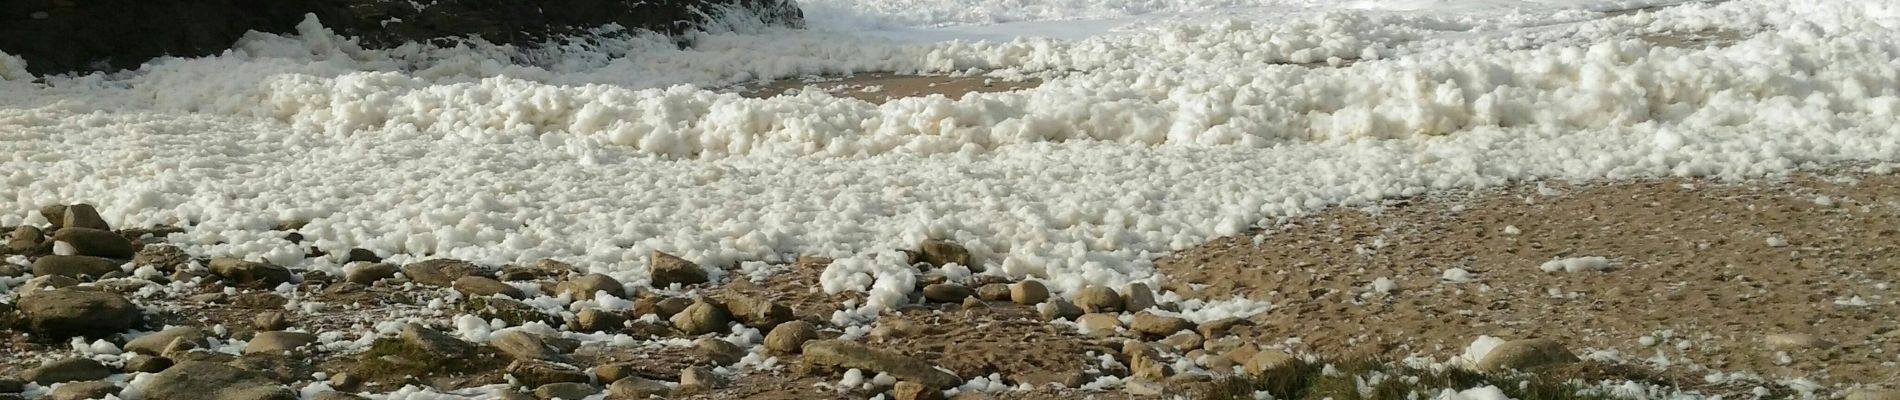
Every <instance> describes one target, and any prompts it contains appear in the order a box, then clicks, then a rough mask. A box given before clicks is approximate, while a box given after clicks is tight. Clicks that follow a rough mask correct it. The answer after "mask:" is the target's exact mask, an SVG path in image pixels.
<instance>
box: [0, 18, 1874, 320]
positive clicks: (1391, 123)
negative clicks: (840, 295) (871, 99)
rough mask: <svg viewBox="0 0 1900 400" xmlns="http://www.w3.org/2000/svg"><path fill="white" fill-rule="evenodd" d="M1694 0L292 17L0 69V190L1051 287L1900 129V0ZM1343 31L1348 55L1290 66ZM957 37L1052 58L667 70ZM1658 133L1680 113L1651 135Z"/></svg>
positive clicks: (620, 262)
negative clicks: (125, 70)
mask: <svg viewBox="0 0 1900 400" xmlns="http://www.w3.org/2000/svg"><path fill="white" fill-rule="evenodd" d="M1691 11H1693V13H1691V12H1690V11H1682V12H1668V11H1664V12H1657V13H1646V14H1645V15H1641V16H1632V17H1628V18H1613V19H1605V20H1596V21H1582V22H1575V21H1573V20H1566V19H1565V18H1568V17H1565V16H1561V15H1558V14H1554V13H1553V14H1539V15H1541V17H1540V16H1536V15H1533V16H1530V17H1527V18H1544V19H1545V20H1547V21H1545V22H1552V21H1566V22H1575V23H1572V24H1568V25H1564V26H1559V27H1553V28H1550V29H1544V30H1536V31H1499V32H1474V33H1478V34H1474V35H1457V36H1447V35H1442V34H1441V33H1440V32H1441V31H1442V30H1443V29H1442V28H1445V27H1446V26H1453V27H1459V28H1471V29H1472V30H1481V29H1493V28H1497V27H1496V26H1492V25H1485V26H1467V25H1462V24H1449V25H1448V24H1447V23H1446V21H1447V20H1444V19H1438V18H1435V17H1416V16H1407V15H1402V14H1390V13H1368V12H1355V11H1336V12H1331V13H1324V14H1307V15H1303V17H1302V18H1250V16H1246V15H1243V16H1241V17H1237V18H1219V19H1212V20H1210V19H1190V20H1182V21H1173V22H1165V23H1156V24H1152V25H1146V26H1141V27H1139V28H1138V29H1131V30H1130V31H1129V32H1126V33H1125V34H1119V35H1113V36H1104V37H1096V38H1088V39H1082V40H1050V39H1024V40H1015V41H1008V42H978V43H971V42H950V43H930V44H919V45H909V44H893V43H879V42H873V41H868V40H861V39H849V38H841V36H840V35H834V34H830V33H825V32H776V31H775V32H771V33H770V34H768V35H737V34H720V35H705V36H702V37H699V38H698V39H699V40H698V41H697V42H696V46H695V48H694V49H691V50H680V49H678V48H676V47H673V46H671V44H670V43H662V42H657V41H656V42H652V43H646V42H640V43H646V44H629V45H628V46H626V48H627V49H628V50H626V52H625V54H616V56H615V57H594V58H589V57H585V56H584V54H583V53H582V52H578V51H577V52H569V53H564V55H566V56H572V57H562V58H559V59H561V60H582V61H572V62H571V63H570V62H568V61H562V62H560V63H557V64H559V65H550V66H547V67H545V68H543V67H530V66H521V65H514V64H511V63H509V62H507V61H508V59H507V57H506V54H501V55H496V54H491V53H490V52H489V51H490V50H489V49H483V48H474V49H473V50H471V49H468V48H461V49H423V50H416V49H414V48H411V49H410V50H404V51H407V53H405V52H403V51H393V52H380V51H368V50H361V49H355V48H353V47H352V46H350V45H348V44H347V43H341V42H339V41H338V40H337V38H335V37H334V36H332V35H328V34H327V33H325V32H324V31H323V30H322V29H320V27H316V26H314V25H313V24H307V25H306V26H304V27H303V28H304V29H303V35H302V36H301V37H299V38H294V39H293V38H283V37H274V36H270V35H255V36H253V37H250V38H247V39H246V40H245V41H244V42H243V43H241V44H240V45H239V48H238V49H236V50H234V51H233V52H231V53H230V54H228V55H221V56H216V57H211V58H203V59H175V60H161V61H158V62H155V63H154V64H152V65H151V66H149V67H147V68H145V69H143V70H141V71H139V72H137V73H131V74H125V75H122V76H110V77H108V76H99V75H94V76H89V77H65V78H62V77H46V79H44V80H45V81H46V83H43V84H42V83H32V82H14V81H11V80H9V81H7V84H4V85H0V131H5V132H9V135H10V136H9V140H7V141H5V142H0V170H4V171H10V172H9V174H8V175H6V176H4V177H0V179H4V180H5V181H6V183H7V184H5V185H0V199H6V200H5V201H4V203H3V204H5V206H4V208H5V209H7V210H12V211H17V212H8V213H0V225H11V224H15V223H17V222H19V221H20V220H21V219H23V218H24V217H22V215H26V214H30V213H29V211H31V210H35V209H37V208H38V207H39V206H42V205H47V204H55V203H64V202H70V201H75V200H84V201H88V202H92V203H94V204H100V205H101V206H102V210H101V211H102V212H103V213H104V214H105V217H106V218H107V219H108V220H112V221H115V222H117V223H119V224H124V225H129V226H138V225H154V224H167V223H171V222H172V221H185V222H188V223H189V225H191V230H190V231H188V232H187V233H186V234H180V235H174V236H176V240H174V243H176V244H179V245H181V246H184V247H185V248H186V250H187V251H189V252H192V253H193V254H207V255H234V254H242V253H253V254H250V255H253V256H256V255H258V254H261V255H262V256H261V257H262V258H267V259H269V260H271V261H273V262H282V263H286V264H289V265H293V266H298V265H299V264H301V263H307V262H308V261H304V260H305V259H304V258H303V257H302V252H303V249H302V247H303V246H299V245H293V244H290V243H288V242H286V241H284V240H283V239H282V238H281V237H280V236H267V235H263V234H260V233H259V232H262V231H265V230H267V228H268V227H270V226H272V225H273V224H275V223H277V222H280V221H284V220H291V219H297V220H308V221H309V224H308V225H306V226H305V228H304V229H302V230H300V232H301V233H302V234H303V235H304V236H305V237H306V239H307V241H306V242H305V243H306V244H310V245H315V246H317V247H320V248H324V249H332V250H335V249H347V248H351V247H362V248H366V249H370V250H372V251H375V252H377V253H378V254H391V255H392V257H393V258H392V259H395V260H402V259H403V258H402V257H404V255H422V254H431V255H437V256H443V257H454V258H461V259H467V260H474V261H477V262H481V263H485V264H496V265H498V264H503V263H510V262H514V263H529V262H533V261H535V260H538V259H539V258H542V257H551V256H560V257H571V259H572V260H573V261H574V262H576V263H579V264H586V266H587V267H588V268H590V270H592V269H595V268H598V269H599V270H602V271H607V272H608V273H610V274H612V275H616V276H637V273H638V272H643V268H644V266H645V264H646V261H647V254H648V253H649V252H651V251H653V250H666V251H669V252H672V253H675V254H679V255H681V256H682V257H686V258H688V259H691V260H694V261H696V262H701V263H704V264H713V265H720V266H724V265H730V264H732V263H734V262H737V261H741V260H752V261H759V260H762V261H776V262H783V261H789V260H786V259H785V258H786V257H787V255H807V254H808V255H821V256H828V257H833V258H849V257H857V258H871V259H875V258H878V257H881V256H878V255H871V253H875V252H878V251H881V250H886V249H900V248H910V247H913V246H915V245H916V243H917V242H918V241H920V240H922V239H924V238H932V237H936V238H954V239H956V240H957V241H958V242H960V243H964V244H966V245H968V246H970V247H972V248H973V249H974V248H983V249H988V250H987V251H988V252H989V253H988V254H989V256H988V257H985V264H986V265H985V266H986V267H992V268H993V269H995V270H998V271H1001V272H1002V273H1006V274H1009V275H1012V276H1044V277H1048V282H1051V283H1052V286H1053V288H1054V289H1055V290H1057V291H1058V292H1067V291H1072V290H1073V289H1074V288H1077V287H1080V285H1083V284H1103V285H1109V286H1121V285H1123V284H1126V283H1127V282H1131V281H1135V280H1138V279H1146V278H1149V277H1152V276H1153V273H1154V268H1153V266H1152V260H1153V259H1155V258H1156V257H1159V256H1160V255H1162V254H1166V253H1168V252H1172V251H1178V250H1182V249H1186V248H1189V247H1192V246H1195V245H1199V244H1201V243H1204V242H1206V241H1207V240H1209V239H1211V238H1214V237H1218V236H1221V235H1223V234H1226V233H1231V232H1233V231H1235V230H1237V229H1240V228H1239V227H1245V226H1251V224H1248V223H1247V222H1249V221H1261V220H1263V219H1266V218H1270V217H1282V216H1295V215H1302V214H1304V213H1308V212H1311V211H1313V210H1315V209H1318V208H1321V207H1326V206H1332V205H1339V204H1369V203H1371V202H1374V201H1377V200H1379V199H1381V198H1386V197H1393V196H1411V195H1418V194H1421V193H1426V192H1429V191H1433V190H1449V189H1460V188H1473V187H1491V186H1497V185H1503V184H1507V183H1510V182H1514V181H1519V180H1530V179H1606V178H1607V179H1626V178H1637V177H1654V176H1670V175H1676V176H1715V177H1722V178H1745V177H1752V176H1763V175H1768V174H1777V173H1784V172H1787V171H1789V170H1791V169H1795V168H1802V167H1812V166H1824V165H1829V164H1830V163H1838V162H1849V161H1875V162H1879V161H1894V160H1896V159H1900V144H1896V143H1900V141H1896V140H1894V133H1893V132H1895V131H1894V128H1895V124H1894V121H1897V120H1900V118H1896V117H1900V94H1897V93H1896V89H1894V88H1895V87H1897V86H1900V85H1896V84H1895V83H1896V82H1897V81H1900V67H1897V66H1895V65H1893V63H1892V62H1891V60H1892V59H1894V58H1895V55H1896V53H1900V49H1895V48H1893V47H1892V45H1891V43H1894V42H1896V40H1895V39H1897V38H1900V34H1896V27H1895V26H1894V24H1893V23H1892V21H1894V20H1896V18H1895V17H1896V16H1900V9H1897V8H1896V7H1895V6H1894V5H1891V4H1885V3H1880V2H1857V1H1847V0H1831V1H1830V0H1824V1H1814V2H1802V3H1799V4H1792V5H1790V4H1784V3H1783V2H1776V1H1770V0H1737V1H1731V2H1727V3H1723V4H1720V5H1711V6H1699V7H1695V8H1693V10H1691ZM1710 15H1716V16H1720V17H1721V18H1709V17H1708V16H1710ZM1698 25H1699V26H1698ZM1681 26H1697V27H1698V28H1725V29H1734V30H1737V31H1740V32H1746V33H1749V34H1750V36H1749V37H1747V38H1746V39H1744V40H1741V41H1739V42H1737V43H1734V44H1732V45H1729V46H1726V47H1709V48H1697V49H1677V48H1666V47H1657V46H1651V45H1649V44H1647V43H1645V42H1642V41H1639V40H1633V39H1631V38H1630V36H1629V35H1631V32H1632V30H1641V29H1663V28H1671V27H1681ZM1764 27H1765V28H1764ZM1497 29H1502V28H1497ZM1689 31H1694V30H1693V29H1692V30H1689ZM1524 44H1530V46H1523V45H1524ZM836 55H850V57H833V56H836ZM621 56H624V57H621ZM1333 58H1339V59H1345V58H1354V59H1361V60H1363V61H1361V62H1358V63H1356V64H1353V65H1351V66H1348V67H1340V68H1308V67H1301V66H1290V65H1272V64H1274V63H1288V62H1312V61H1324V60H1327V59H1333ZM583 59H585V60H583ZM834 59H835V60H834ZM587 60H597V61H599V62H598V63H595V62H594V61H587ZM1762 60H1776V62H1763V61H1762ZM583 61H584V62H583ZM971 68H977V69H1004V70H1006V71H1004V72H1005V73H1015V74H1041V75H1040V76H1044V77H1048V78H1051V79H1050V80H1049V81H1047V82H1045V83H1044V84H1043V85H1042V86H1041V87H1039V88H1036V89H1032V90H1026V91H1019V92H1012V93H989V94H973V95H969V96H965V97H963V98H961V99H955V100H953V99H948V98H942V97H935V98H913V99H903V100H897V101H892V102H889V103H885V104H881V105H879V104H871V103H866V102H861V101H857V100H854V99H845V98H838V97H833V96H830V95H826V94H821V93H805V94H801V95H798V96H781V97H775V98H769V99H746V98H741V97H738V96H735V95H729V94H720V93H715V92H712V91H707V90H702V89H699V88H698V87H695V86H688V85H681V86H672V85H675V84H698V85H721V84H727V83H734V82H743V81H748V80H756V79H761V78H777V77H786V76H795V75H801V74H806V73H827V72H844V71H866V70H902V71H934V72H948V71H957V70H965V69H971ZM1058 74H1059V75H1058ZM1662 133H1666V134H1667V135H1672V137H1673V139H1671V140H1670V141H1671V142H1672V143H1674V144H1671V145H1669V146H1658V145H1657V143H1655V141H1654V140H1643V138H1644V137H1646V136H1655V135H1658V134H1662ZM1677 139H1679V140H1677ZM313 171H315V172H320V173H312V172H313ZM869 264H872V265H866V262H862V261H860V262H845V263H842V264H833V266H832V268H836V269H839V271H837V272H836V273H832V272H831V271H827V277H828V281H836V282H837V283H832V282H827V283H826V285H825V286H826V290H828V291H830V290H868V291H872V292H873V293H872V296H871V300H870V301H869V302H867V303H866V305H865V306H864V307H863V308H860V309H859V310H854V311H853V312H855V313H859V314H860V315H857V316H846V317H850V318H857V317H863V316H864V315H862V314H864V311H874V310H875V309H876V308H878V307H891V306H894V305H897V304H902V301H901V298H902V297H904V296H906V295H907V294H908V291H909V287H910V286H909V285H900V283H904V282H905V281H906V280H912V279H915V277H914V276H912V277H905V276H903V274H896V273H892V272H889V271H886V269H889V268H893V267H894V266H895V264H894V263H888V262H884V261H877V262H873V263H869ZM859 274H862V275H859ZM856 276H863V277H866V278H864V279H860V278H857V277H856ZM911 282H914V281H911Z"/></svg>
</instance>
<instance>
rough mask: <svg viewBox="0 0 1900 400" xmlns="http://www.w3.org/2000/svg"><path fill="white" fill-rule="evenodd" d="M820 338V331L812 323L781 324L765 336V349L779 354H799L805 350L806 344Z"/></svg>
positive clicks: (793, 322) (794, 322)
mask: <svg viewBox="0 0 1900 400" xmlns="http://www.w3.org/2000/svg"><path fill="white" fill-rule="evenodd" d="M817 338H818V330H817V329H814V328H812V326H811V323H808V322H805V321H792V322H786V323H783V324H779V325H778V326H777V327H774V328H772V331H771V332H770V333H766V334H765V349H766V350H769V351H774V352H778V353H785V354H790V353H797V352H799V351H800V350H803V348H804V346H805V342H809V341H812V340H813V339H817Z"/></svg>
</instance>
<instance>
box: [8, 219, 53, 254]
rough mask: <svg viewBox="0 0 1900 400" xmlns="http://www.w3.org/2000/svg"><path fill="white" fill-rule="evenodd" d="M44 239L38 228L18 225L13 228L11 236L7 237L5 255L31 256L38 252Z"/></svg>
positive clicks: (44, 236)
mask: <svg viewBox="0 0 1900 400" xmlns="http://www.w3.org/2000/svg"><path fill="white" fill-rule="evenodd" d="M45 239H46V233H44V232H40V228H35V227H32V226H27V225H20V226H18V227H15V228H13V236H9V237H7V248H6V249H5V250H6V251H5V253H13V254H33V253H34V252H37V251H39V249H40V242H42V241H44V240H45Z"/></svg>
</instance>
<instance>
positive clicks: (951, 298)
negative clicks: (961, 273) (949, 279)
mask: <svg viewBox="0 0 1900 400" xmlns="http://www.w3.org/2000/svg"><path fill="white" fill-rule="evenodd" d="M923 292H924V299H925V300H929V301H933V302H938V303H957V302H962V301H963V299H967V298H970V296H975V295H976V292H975V291H973V290H970V287H968V286H963V285H958V284H955V283H933V284H929V285H925V286H924V290H923Z"/></svg>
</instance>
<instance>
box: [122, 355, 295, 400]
mask: <svg viewBox="0 0 1900 400" xmlns="http://www.w3.org/2000/svg"><path fill="white" fill-rule="evenodd" d="M138 389H139V392H140V393H144V394H145V399H146V400H296V399H297V398H298V396H297V394H296V393H295V392H292V391H290V389H288V388H285V387H283V386H282V385H279V384H278V383H277V381H275V380H271V378H270V377H269V376H266V375H264V374H261V373H257V372H251V371H246V370H244V369H241V368H238V367H233V366H229V365H224V364H219V363H213V362H204V361H185V362H181V363H178V365H173V366H172V367H171V368H167V369H165V372H160V373H157V374H153V375H152V376H150V377H148V378H146V379H144V380H141V381H139V382H138Z"/></svg>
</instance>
